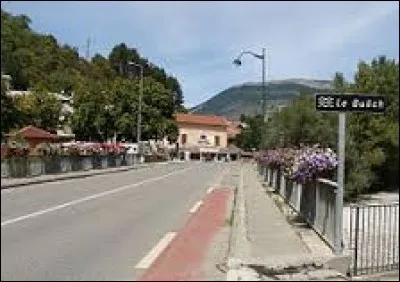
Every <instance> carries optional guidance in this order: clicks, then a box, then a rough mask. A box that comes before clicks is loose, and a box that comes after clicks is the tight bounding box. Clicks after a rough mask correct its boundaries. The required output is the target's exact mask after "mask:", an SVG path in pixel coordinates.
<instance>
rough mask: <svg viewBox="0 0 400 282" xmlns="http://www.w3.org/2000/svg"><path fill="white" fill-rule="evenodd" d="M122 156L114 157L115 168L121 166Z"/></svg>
mask: <svg viewBox="0 0 400 282" xmlns="http://www.w3.org/2000/svg"><path fill="white" fill-rule="evenodd" d="M122 160H123V155H116V156H115V167H119V166H121V165H122Z"/></svg>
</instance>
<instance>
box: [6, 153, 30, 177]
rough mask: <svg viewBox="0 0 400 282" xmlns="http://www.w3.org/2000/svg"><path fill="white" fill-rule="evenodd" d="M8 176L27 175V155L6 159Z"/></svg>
mask: <svg viewBox="0 0 400 282" xmlns="http://www.w3.org/2000/svg"><path fill="white" fill-rule="evenodd" d="M8 162H9V169H10V171H9V172H10V177H15V178H19V177H27V176H28V158H27V157H11V158H9V159H8Z"/></svg>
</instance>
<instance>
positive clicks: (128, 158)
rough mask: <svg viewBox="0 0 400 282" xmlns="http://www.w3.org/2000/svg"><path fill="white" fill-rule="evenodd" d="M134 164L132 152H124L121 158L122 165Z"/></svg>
mask: <svg viewBox="0 0 400 282" xmlns="http://www.w3.org/2000/svg"><path fill="white" fill-rule="evenodd" d="M133 164H134V155H133V154H124V155H123V159H122V165H126V166H132V165H133Z"/></svg>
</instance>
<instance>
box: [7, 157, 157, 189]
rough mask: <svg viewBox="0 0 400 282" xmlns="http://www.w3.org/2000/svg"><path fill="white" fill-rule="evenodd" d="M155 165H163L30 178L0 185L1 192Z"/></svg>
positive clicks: (144, 166)
mask: <svg viewBox="0 0 400 282" xmlns="http://www.w3.org/2000/svg"><path fill="white" fill-rule="evenodd" d="M157 164H164V163H152V164H144V165H136V166H135V165H133V166H130V167H124V168H121V169H117V170H106V169H105V170H98V171H93V170H92V171H88V173H82V174H75V175H74V174H71V175H64V174H60V175H57V176H55V177H52V178H48V179H35V178H32V179H30V180H28V181H24V182H17V183H10V184H1V190H3V189H9V188H14V187H21V186H26V185H32V184H41V183H47V182H55V181H60V180H68V179H75V178H86V177H91V176H96V175H103V174H111V173H117V172H124V171H129V170H134V169H140V168H146V167H152V166H154V165H157Z"/></svg>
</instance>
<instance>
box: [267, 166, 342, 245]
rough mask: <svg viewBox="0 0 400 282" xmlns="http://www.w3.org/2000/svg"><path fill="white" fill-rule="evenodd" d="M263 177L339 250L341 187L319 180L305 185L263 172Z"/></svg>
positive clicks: (324, 238)
mask: <svg viewBox="0 0 400 282" xmlns="http://www.w3.org/2000/svg"><path fill="white" fill-rule="evenodd" d="M259 172H260V173H261V177H262V178H263V179H264V181H265V182H266V183H267V184H268V185H269V186H270V187H272V188H274V189H275V192H276V193H278V194H279V195H280V196H282V197H283V198H284V200H285V201H286V203H287V204H288V205H289V206H290V207H291V208H292V209H293V210H294V211H296V212H297V213H298V214H299V215H300V216H301V217H302V218H303V219H304V220H305V221H306V222H307V223H308V224H309V225H310V226H311V228H313V229H314V231H315V232H316V233H317V234H318V235H319V236H320V237H321V238H322V239H323V240H324V241H325V242H326V243H327V244H328V245H329V246H330V248H331V249H332V250H334V251H336V250H335V245H334V244H335V223H336V222H335V220H336V218H335V213H334V207H335V203H336V196H335V193H336V189H337V183H336V182H332V181H330V180H327V179H322V178H319V179H317V181H316V182H313V183H308V184H305V185H302V184H299V183H296V182H293V181H291V180H290V179H288V178H286V177H285V175H284V174H283V172H281V171H278V170H273V169H269V168H267V167H265V168H264V169H261V168H259Z"/></svg>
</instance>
